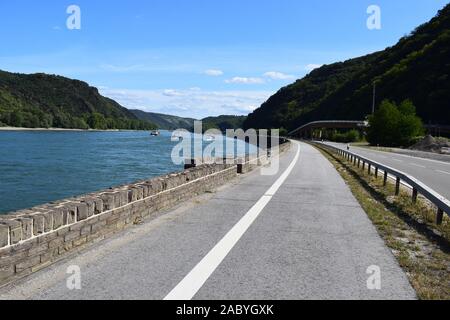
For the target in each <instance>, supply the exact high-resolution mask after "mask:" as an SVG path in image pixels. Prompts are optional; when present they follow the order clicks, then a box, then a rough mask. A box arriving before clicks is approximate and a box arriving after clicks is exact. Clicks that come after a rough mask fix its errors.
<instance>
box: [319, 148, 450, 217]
mask: <svg viewBox="0 0 450 320" xmlns="http://www.w3.org/2000/svg"><path fill="white" fill-rule="evenodd" d="M313 143H314V144H315V145H317V146H320V147H324V148H327V149H331V150H332V151H334V152H336V153H337V154H339V155H340V156H342V157H344V158H345V159H346V160H348V161H350V162H351V163H353V164H354V165H356V166H357V167H358V168H359V167H361V166H362V169H363V170H364V169H365V167H366V166H367V170H368V173H369V174H371V173H372V169H374V170H375V176H376V177H378V175H379V174H380V171H382V172H383V175H384V185H386V184H387V179H388V176H389V175H392V176H393V177H394V179H395V195H399V194H400V184H401V183H402V182H404V183H406V184H408V185H409V186H411V188H412V201H413V202H414V203H415V202H416V201H417V196H418V195H419V194H421V195H422V196H423V197H425V198H426V199H428V201H430V202H431V203H432V204H434V205H435V206H436V207H437V217H436V223H437V224H438V225H440V224H442V219H443V217H444V212H445V213H446V214H447V215H448V216H450V201H449V200H447V199H446V198H445V197H443V196H441V195H440V194H439V193H437V192H436V191H434V190H433V189H431V188H430V187H428V186H427V185H425V184H424V183H423V182H421V181H419V180H418V179H416V178H414V177H413V176H410V175H408V174H406V173H404V172H401V171H399V170H396V169H394V168H391V167H388V166H385V165H383V164H381V163H379V162H376V161H373V160H370V159H368V158H365V157H362V156H360V155H357V154H355V153H353V152H350V151H346V150H342V149H340V148H337V147H334V146H330V145H328V144H325V143H320V142H313Z"/></svg>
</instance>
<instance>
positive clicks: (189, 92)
mask: <svg viewBox="0 0 450 320" xmlns="http://www.w3.org/2000/svg"><path fill="white" fill-rule="evenodd" d="M100 91H101V93H102V94H103V95H105V96H107V97H110V98H112V99H114V100H116V101H117V102H119V103H120V104H121V105H123V106H124V107H127V108H129V109H141V110H144V111H151V112H159V113H166V114H173V115H178V116H182V117H190V118H196V119H202V118H205V117H207V116H218V115H221V114H234V115H247V114H248V113H250V112H252V111H253V110H255V109H256V108H257V107H259V106H260V105H261V104H262V103H263V102H264V101H266V100H267V99H268V98H269V97H270V96H271V95H272V94H273V93H274V92H271V91H244V90H240V91H239V90H236V91H233V90H227V91H204V90H202V89H200V88H191V89H183V90H178V89H177V90H174V89H167V90H130V89H102V90H100Z"/></svg>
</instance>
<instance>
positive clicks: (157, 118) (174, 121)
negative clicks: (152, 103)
mask: <svg viewBox="0 0 450 320" xmlns="http://www.w3.org/2000/svg"><path fill="white" fill-rule="evenodd" d="M130 112H132V113H133V114H134V115H135V116H136V117H137V118H138V119H141V120H148V121H150V122H152V123H154V124H156V125H157V126H158V128H159V129H163V130H176V129H186V130H189V131H191V130H192V129H193V128H194V121H195V120H196V119H193V118H183V117H178V116H172V115H168V114H162V113H156V112H146V111H142V110H136V109H135V110H130Z"/></svg>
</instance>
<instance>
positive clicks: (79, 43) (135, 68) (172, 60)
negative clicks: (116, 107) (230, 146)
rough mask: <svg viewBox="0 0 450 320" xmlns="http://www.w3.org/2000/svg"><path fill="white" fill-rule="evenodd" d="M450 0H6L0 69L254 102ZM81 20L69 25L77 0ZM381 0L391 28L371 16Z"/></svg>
mask: <svg viewBox="0 0 450 320" xmlns="http://www.w3.org/2000/svg"><path fill="white" fill-rule="evenodd" d="M447 3H448V0H445V1H444V0H396V1H392V0H372V1H366V0H345V1H331V0H314V1H304V0H128V1H124V0H114V1H111V0H108V1H107V0H73V1H65V0H40V1H31V0H15V1H0V38H1V39H2V46H1V47H0V69H2V70H7V71H13V72H24V73H34V72H46V73H53V74H60V75H64V76H67V77H71V78H76V79H81V80H84V81H86V82H88V83H89V84H91V85H93V86H96V87H99V89H100V91H101V92H102V93H103V94H104V95H107V96H109V97H111V98H113V99H116V100H117V101H118V102H120V103H122V104H123V105H124V106H126V107H129V108H139V109H142V110H147V111H155V112H163V113H169V114H176V115H180V116H190V117H196V118H202V117H205V116H208V115H219V114H247V113H249V112H250V111H252V110H253V109H255V108H256V107H258V106H259V105H260V104H261V103H262V102H264V101H265V100H266V99H267V98H268V97H269V96H270V95H271V94H273V93H274V92H276V91H277V90H278V89H279V88H281V87H283V86H285V85H287V84H289V83H291V82H293V81H294V80H295V79H297V78H301V77H303V76H304V75H306V74H307V73H308V72H309V71H310V70H311V69H313V68H314V67H316V66H319V65H322V64H327V63H332V62H336V61H340V60H345V59H348V58H352V57H356V56H360V55H363V54H366V53H370V52H374V51H377V50H381V49H384V48H385V47H387V46H391V45H393V44H395V43H396V42H397V41H398V39H399V38H400V37H402V36H404V35H406V34H408V33H409V32H411V31H412V30H413V29H414V28H415V27H416V26H418V25H420V24H422V23H424V22H426V21H428V20H429V19H430V18H432V17H433V16H434V15H435V14H436V13H437V11H438V10H439V9H441V8H442V7H444V6H445V5H446V4H447ZM72 4H74V5H78V6H79V7H80V9H81V30H69V29H67V27H66V20H67V18H68V17H69V15H68V14H67V13H66V9H67V7H68V6H69V5H72ZM373 4H374V5H378V6H379V7H380V8H381V22H382V28H381V30H369V29H368V28H367V26H366V21H367V18H368V16H369V15H368V14H367V12H366V10H367V8H368V6H369V5H373Z"/></svg>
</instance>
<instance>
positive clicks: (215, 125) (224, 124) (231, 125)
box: [202, 115, 247, 132]
mask: <svg viewBox="0 0 450 320" xmlns="http://www.w3.org/2000/svg"><path fill="white" fill-rule="evenodd" d="M246 119H247V117H246V116H227V115H222V116H218V117H208V118H205V119H203V120H202V121H203V129H204V130H208V129H219V130H220V131H222V132H224V131H226V130H227V129H240V128H243V125H244V121H245V120H246Z"/></svg>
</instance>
